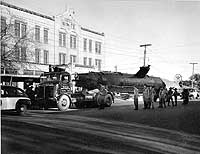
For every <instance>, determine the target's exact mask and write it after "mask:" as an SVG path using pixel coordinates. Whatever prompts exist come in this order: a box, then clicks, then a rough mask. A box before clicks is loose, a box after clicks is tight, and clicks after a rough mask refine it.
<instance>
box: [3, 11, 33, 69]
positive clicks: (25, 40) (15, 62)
mask: <svg viewBox="0 0 200 154" xmlns="http://www.w3.org/2000/svg"><path fill="white" fill-rule="evenodd" d="M4 11H5V12H6V15H7V17H4V16H2V17H1V39H0V41H1V68H3V69H8V70H15V69H18V68H19V67H25V65H27V62H29V61H31V58H32V57H34V56H33V55H34V50H33V48H34V47H35V45H36V42H35V41H34V33H33V29H30V28H27V24H26V22H24V19H21V18H20V17H18V16H16V15H14V14H12V13H11V12H10V11H9V10H8V9H5V10H4Z"/></svg>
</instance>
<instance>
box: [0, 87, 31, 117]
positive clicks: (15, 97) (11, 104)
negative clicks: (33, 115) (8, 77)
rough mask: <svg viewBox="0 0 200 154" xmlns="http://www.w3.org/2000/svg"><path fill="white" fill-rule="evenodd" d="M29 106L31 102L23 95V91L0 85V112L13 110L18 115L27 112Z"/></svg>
mask: <svg viewBox="0 0 200 154" xmlns="http://www.w3.org/2000/svg"><path fill="white" fill-rule="evenodd" d="M30 105H31V101H30V99H29V98H28V96H27V95H26V94H25V92H24V90H22V89H20V88H17V87H13V86H5V85H1V98H0V106H1V110H2V111H3V110H14V111H16V112H17V113H18V114H20V115H24V114H25V113H26V112H27V108H28V107H29V106H30Z"/></svg>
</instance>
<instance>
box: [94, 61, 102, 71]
mask: <svg viewBox="0 0 200 154" xmlns="http://www.w3.org/2000/svg"><path fill="white" fill-rule="evenodd" d="M95 66H96V67H97V69H98V71H101V60H100V59H95Z"/></svg>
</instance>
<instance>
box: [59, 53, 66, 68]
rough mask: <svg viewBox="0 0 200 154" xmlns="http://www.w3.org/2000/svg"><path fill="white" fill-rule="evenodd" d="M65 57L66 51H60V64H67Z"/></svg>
mask: <svg viewBox="0 0 200 154" xmlns="http://www.w3.org/2000/svg"><path fill="white" fill-rule="evenodd" d="M65 58H66V54H64V53H59V64H60V65H62V64H65Z"/></svg>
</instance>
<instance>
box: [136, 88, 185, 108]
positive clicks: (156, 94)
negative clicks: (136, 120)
mask: <svg viewBox="0 0 200 154" xmlns="http://www.w3.org/2000/svg"><path fill="white" fill-rule="evenodd" d="M178 96H181V97H182V99H183V103H182V104H183V105H185V104H188V102H189V90H188V89H183V91H182V93H181V94H180V93H178V91H177V88H172V87H170V88H169V90H168V89H167V88H166V87H163V88H160V89H159V91H156V90H155V87H154V86H147V85H144V90H143V102H144V109H154V107H155V103H156V102H157V100H158V101H159V102H158V103H159V106H158V108H166V106H172V107H174V106H177V97H178ZM138 97H139V93H138V89H137V88H136V87H134V106H135V110H138Z"/></svg>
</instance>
